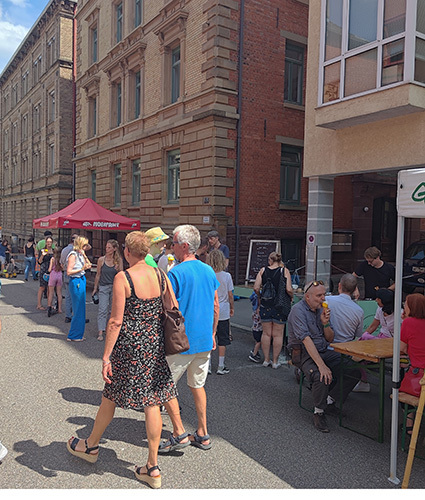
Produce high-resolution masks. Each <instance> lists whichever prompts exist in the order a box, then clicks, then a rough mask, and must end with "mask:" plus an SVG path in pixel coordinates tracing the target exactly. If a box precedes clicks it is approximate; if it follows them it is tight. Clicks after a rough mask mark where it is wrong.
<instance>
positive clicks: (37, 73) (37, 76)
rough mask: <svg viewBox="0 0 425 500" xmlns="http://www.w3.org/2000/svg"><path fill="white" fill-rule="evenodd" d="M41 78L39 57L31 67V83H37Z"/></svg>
mask: <svg viewBox="0 0 425 500" xmlns="http://www.w3.org/2000/svg"><path fill="white" fill-rule="evenodd" d="M40 77H41V56H38V57H37V58H36V59H35V61H34V66H33V81H34V83H37V82H38V81H39V80H40Z"/></svg>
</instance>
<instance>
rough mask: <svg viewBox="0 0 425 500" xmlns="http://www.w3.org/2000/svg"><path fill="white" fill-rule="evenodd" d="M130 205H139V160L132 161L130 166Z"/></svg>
mask: <svg viewBox="0 0 425 500" xmlns="http://www.w3.org/2000/svg"><path fill="white" fill-rule="evenodd" d="M131 204H132V205H139V204H140V160H134V161H133V164H132V173H131Z"/></svg>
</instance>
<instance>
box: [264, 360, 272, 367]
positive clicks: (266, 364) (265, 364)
mask: <svg viewBox="0 0 425 500" xmlns="http://www.w3.org/2000/svg"><path fill="white" fill-rule="evenodd" d="M271 364H272V362H271V361H263V366H266V367H267V366H271Z"/></svg>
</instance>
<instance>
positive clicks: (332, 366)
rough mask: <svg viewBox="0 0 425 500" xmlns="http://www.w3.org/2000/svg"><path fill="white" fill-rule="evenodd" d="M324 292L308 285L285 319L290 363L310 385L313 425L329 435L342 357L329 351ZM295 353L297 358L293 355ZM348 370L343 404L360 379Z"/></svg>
mask: <svg viewBox="0 0 425 500" xmlns="http://www.w3.org/2000/svg"><path fill="white" fill-rule="evenodd" d="M325 292H326V289H325V287H324V284H323V282H322V281H312V282H310V283H308V284H307V285H306V287H305V290H304V298H303V300H301V301H300V302H298V303H297V304H295V305H294V306H293V307H292V309H291V312H290V313H289V316H288V349H289V351H290V352H291V355H292V362H293V363H294V364H295V366H297V367H298V368H300V369H301V370H302V371H303V373H304V375H305V376H306V378H307V380H308V381H310V382H311V383H312V394H313V403H314V415H313V422H314V426H315V427H316V429H317V430H318V431H320V432H329V427H328V424H327V422H326V417H325V410H327V411H328V413H330V412H331V411H332V410H334V407H335V405H329V407H328V403H327V401H328V396H329V395H330V396H331V397H333V399H335V400H339V387H338V385H337V377H338V374H339V370H340V366H341V365H340V362H341V355H340V354H339V353H337V352H335V351H331V350H329V349H328V346H329V344H330V343H331V342H333V340H334V331H333V329H332V327H331V324H330V322H329V320H330V317H331V309H330V308H329V307H323V305H322V304H323V302H324V300H325ZM297 351H298V359H296V356H295V355H294V353H297ZM347 364H348V363H347ZM347 368H348V370H347V372H346V376H345V377H344V383H343V393H342V400H343V401H345V399H346V398H347V396H348V394H349V393H350V392H351V391H352V389H353V387H354V386H355V385H356V384H357V382H358V381H359V380H360V371H359V370H358V369H352V368H349V367H348V366H347ZM334 411H335V410H334Z"/></svg>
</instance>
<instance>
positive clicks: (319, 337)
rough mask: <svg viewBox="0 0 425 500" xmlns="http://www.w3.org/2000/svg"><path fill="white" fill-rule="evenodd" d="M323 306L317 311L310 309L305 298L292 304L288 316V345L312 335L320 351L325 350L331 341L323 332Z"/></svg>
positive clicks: (290, 345)
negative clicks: (321, 316) (321, 317)
mask: <svg viewBox="0 0 425 500" xmlns="http://www.w3.org/2000/svg"><path fill="white" fill-rule="evenodd" d="M321 314H322V308H321V307H319V309H317V310H316V311H313V310H312V309H310V307H309V305H308V304H307V302H306V301H305V299H303V300H300V301H299V302H298V303H297V304H295V305H294V306H292V308H291V312H290V313H289V316H288V347H289V348H290V347H292V345H293V344H294V343H299V342H300V341H301V342H302V341H303V340H304V339H305V338H306V337H310V338H311V340H312V341H313V343H314V345H315V346H316V349H317V351H318V352H325V351H326V349H327V348H328V345H329V342H328V341H327V340H326V339H325V335H324V333H323V325H322V320H321V319H320V315H321Z"/></svg>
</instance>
